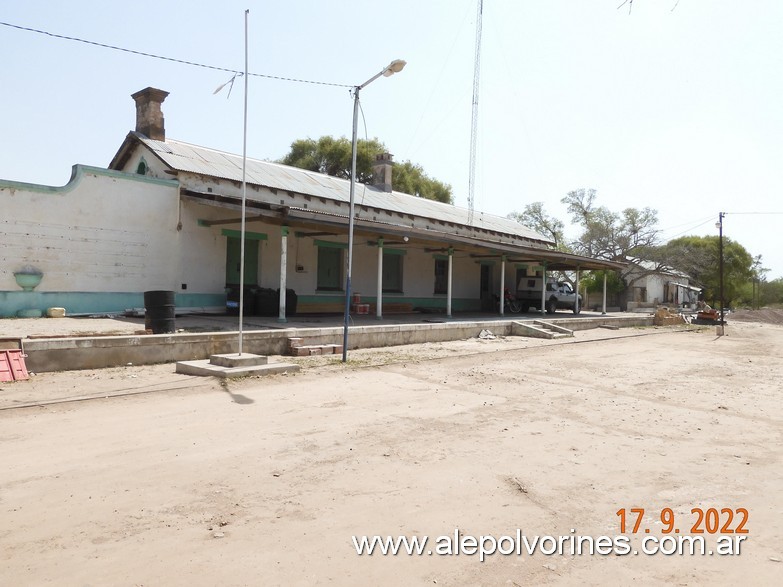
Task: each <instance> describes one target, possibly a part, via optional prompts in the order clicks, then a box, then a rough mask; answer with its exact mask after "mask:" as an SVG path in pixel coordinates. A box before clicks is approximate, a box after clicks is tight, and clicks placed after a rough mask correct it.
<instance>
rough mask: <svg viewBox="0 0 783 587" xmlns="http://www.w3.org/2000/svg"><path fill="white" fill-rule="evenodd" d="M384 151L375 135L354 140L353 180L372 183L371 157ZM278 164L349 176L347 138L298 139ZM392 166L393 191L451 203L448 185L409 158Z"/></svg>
mask: <svg viewBox="0 0 783 587" xmlns="http://www.w3.org/2000/svg"><path fill="white" fill-rule="evenodd" d="M386 152H388V150H387V149H386V145H384V144H383V143H382V142H380V141H379V140H378V139H377V138H375V139H371V140H364V139H359V140H358V141H357V142H356V181H357V182H359V183H364V184H372V182H373V173H372V167H373V164H374V163H375V157H376V155H380V154H381V153H386ZM279 163H282V164H284V165H291V166H292V167H299V168H301V169H308V170H310V171H317V172H318V173H325V174H327V175H331V176H333V177H340V178H342V179H350V178H351V141H349V140H348V139H347V138H345V137H340V138H338V139H335V138H334V137H330V136H323V137H321V138H320V139H318V140H317V141H316V140H314V139H299V140H296V141H294V142H293V143H291V150H290V151H289V152H288V154H287V155H286V156H285V157H283V158H282V159H281V160H280V161H279ZM393 165H394V167H393V171H392V182H393V185H394V189H395V190H397V191H400V192H403V193H406V194H411V195H413V196H418V197H420V198H426V199H428V200H437V201H439V202H445V203H447V204H451V203H452V195H451V186H450V185H448V184H445V183H442V182H440V181H438V180H436V179H433V178H431V177H429V176H428V175H427V174H426V173H425V172H424V170H423V169H422V167H421V166H420V165H416V164H414V163H411V162H410V161H404V162H402V163H394V164H393Z"/></svg>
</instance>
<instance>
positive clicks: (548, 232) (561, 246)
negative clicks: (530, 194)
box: [507, 202, 569, 252]
mask: <svg viewBox="0 0 783 587" xmlns="http://www.w3.org/2000/svg"><path fill="white" fill-rule="evenodd" d="M507 218H510V219H511V220H516V221H517V222H519V223H520V224H522V225H524V226H526V227H528V228H532V229H533V230H535V231H536V232H537V233H539V234H542V235H544V236H547V237H549V238H550V239H552V240H553V241H554V243H555V248H556V249H558V250H559V251H564V252H568V250H569V249H568V245H567V244H566V242H565V236H564V233H563V231H564V230H565V225H564V224H563V221H562V220H559V219H557V218H555V217H554V216H550V215H549V214H547V213H546V212H545V211H544V203H543V202H533V203H532V204H527V205H526V206H525V209H524V210H523V211H522V212H511V213H510V214H508V216H507Z"/></svg>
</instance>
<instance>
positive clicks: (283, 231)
mask: <svg viewBox="0 0 783 587" xmlns="http://www.w3.org/2000/svg"><path fill="white" fill-rule="evenodd" d="M287 278H288V227H287V226H283V227H281V228H280V314H279V315H278V317H277V321H278V322H287V320H286V317H285V298H286V280H287Z"/></svg>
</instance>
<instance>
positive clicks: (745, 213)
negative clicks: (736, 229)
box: [724, 212, 783, 216]
mask: <svg viewBox="0 0 783 587" xmlns="http://www.w3.org/2000/svg"><path fill="white" fill-rule="evenodd" d="M724 214H732V215H734V216H737V215H740V214H742V215H749V214H754V215H756V216H773V215H777V214H783V212H724Z"/></svg>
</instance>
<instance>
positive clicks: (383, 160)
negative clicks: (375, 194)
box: [372, 153, 393, 192]
mask: <svg viewBox="0 0 783 587" xmlns="http://www.w3.org/2000/svg"><path fill="white" fill-rule="evenodd" d="M392 163H393V156H392V154H391V153H381V154H380V155H376V156H375V163H374V164H373V166H372V185H373V186H375V187H377V188H379V189H380V190H382V191H384V192H390V191H392Z"/></svg>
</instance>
